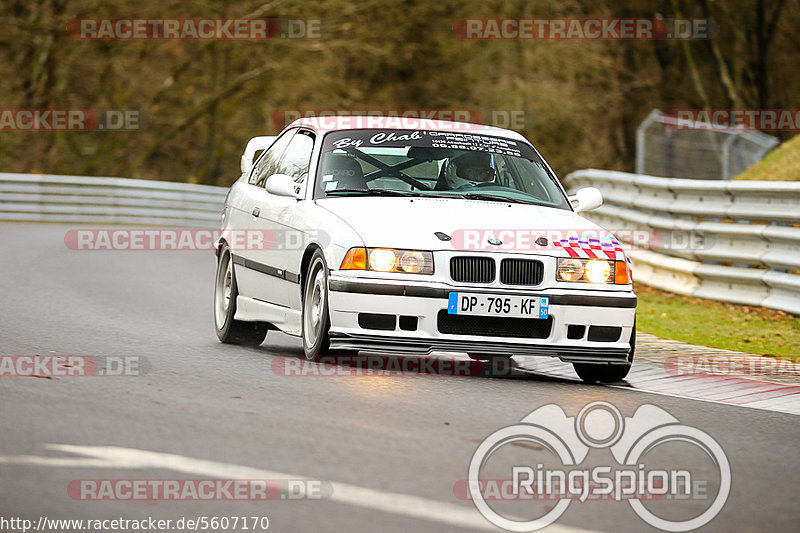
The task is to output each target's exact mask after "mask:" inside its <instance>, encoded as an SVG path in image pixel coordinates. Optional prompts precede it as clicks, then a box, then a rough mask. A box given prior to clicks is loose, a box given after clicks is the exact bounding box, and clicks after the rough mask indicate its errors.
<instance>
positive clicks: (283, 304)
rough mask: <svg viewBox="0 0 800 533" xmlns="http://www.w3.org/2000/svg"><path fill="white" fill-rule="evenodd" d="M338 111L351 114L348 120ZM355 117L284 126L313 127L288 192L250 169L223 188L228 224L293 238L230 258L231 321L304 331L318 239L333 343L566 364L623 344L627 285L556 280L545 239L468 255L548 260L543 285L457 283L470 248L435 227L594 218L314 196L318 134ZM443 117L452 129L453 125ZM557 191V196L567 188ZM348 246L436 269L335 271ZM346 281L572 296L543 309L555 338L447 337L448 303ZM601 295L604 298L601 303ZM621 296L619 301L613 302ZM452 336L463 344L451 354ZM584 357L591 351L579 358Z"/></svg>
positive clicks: (628, 329)
mask: <svg viewBox="0 0 800 533" xmlns="http://www.w3.org/2000/svg"><path fill="white" fill-rule="evenodd" d="M345 118H346V119H348V120H344V119H345ZM353 118H354V117H343V118H342V120H341V121H336V120H332V118H331V117H326V118H325V121H324V122H321V121H319V120H318V119H313V118H312V119H299V120H298V121H295V122H294V123H292V124H291V125H290V126H289V127H288V128H287V129H286V130H284V132H283V133H282V135H284V134H294V133H293V132H295V131H298V129H299V130H309V131H312V132H313V133H314V134H315V135H316V142H315V144H314V147H313V151H312V154H311V158H310V164H309V168H310V173H309V177H308V179H307V180H306V182H305V184H304V186H303V187H301V190H300V192H299V194H297V195H296V196H290V195H288V194H285V192H286V191H285V184H282V185H281V187H280V188H278V189H276V188H272V189H273V190H276V191H279V192H280V191H283V193H282V194H272V193H270V192H268V190H270V186H269V185H267V187H266V189H265V188H264V187H263V186H261V187H259V186H256V185H253V184H250V183H248V177H249V176H250V172H246V173H244V174H243V175H242V177H241V178H240V179H239V180H237V182H236V183H235V184H234V185H233V187H232V188H231V191H230V193H229V195H228V199H227V201H226V209H225V217H224V222H223V229H224V230H242V229H245V230H253V229H255V230H266V231H273V232H278V233H281V232H289V233H290V234H291V235H292V236H293V237H292V239H293V245H292V246H288V247H284V248H281V249H271V250H242V251H234V254H235V255H236V256H238V257H239V258H238V259H237V261H238V263H237V262H235V275H236V278H237V282H238V285H239V296H238V298H237V300H236V303H237V311H236V315H235V319H236V320H241V321H261V322H268V323H270V324H271V325H272V326H274V327H276V328H278V329H281V330H283V331H285V332H286V333H289V334H292V335H301V333H302V325H301V324H302V321H301V313H302V297H301V294H302V283H303V267H304V263H303V261H304V257H305V258H306V259H307V257H308V254H309V251H311V250H313V249H314V248H315V247H317V248H319V249H321V250H322V251H323V253H324V257H325V260H326V263H327V267H328V269H329V288H330V287H332V286H334V285H336V287H337V290H330V291H329V306H330V321H331V329H330V332H331V335H332V336H334V335H338V336H340V337H337V339H338V341H337V342H340V341H341V339H345V341H346V340H347V339H350V340H352V339H356V338H357V340H358V341H359V342H363V343H364V344H363V346H367V344H368V341H369V339H372V340H373V341H374V340H375V339H378V341H376V343H375V346H376V349H381V348H386V346H389V345H391V346H394V345H393V344H392V343H393V342H395V341H397V340H398V339H400V340H402V339H413V340H414V341H415V342H417V343H418V344H419V342H422V343H423V344H424V343H425V342H429V344H430V349H440V348H442V347H445V348H449V349H450V350H451V351H462V352H463V351H474V350H475V348H476V346H480V345H485V346H487V350H488V349H499V350H500V351H501V352H502V351H503V350H511V351H513V349H514V346H516V347H518V348H519V349H520V350H523V351H525V353H530V350H538V352H537V353H545V354H550V355H557V356H558V357H561V358H562V359H563V360H566V361H571V362H574V361H588V362H596V361H601V360H602V361H609V362H610V361H612V360H613V361H614V362H618V359H619V357H618V356H619V354H620V353H623V352H625V351H627V350H628V349H629V348H630V345H629V343H628V339H629V338H630V337H631V334H632V331H633V325H634V318H635V301H636V300H635V295H634V294H633V292H632V289H631V285H630V284H628V285H606V284H584V285H583V286H581V285H580V284H575V283H568V282H559V281H556V279H555V269H556V261H557V258H558V257H569V256H568V255H567V253H566V252H565V251H564V250H563V249H555V248H553V247H548V248H547V249H546V250H544V251H542V252H538V253H534V252H531V251H518V250H510V251H502V250H498V251H486V252H475V253H479V254H480V255H484V256H490V257H495V258H496V259H497V260H498V265H499V260H500V259H502V258H503V257H511V256H514V257H530V258H536V259H540V260H541V261H542V262H543V263H544V280H543V282H542V283H541V284H540V285H539V286H536V287H533V288H526V289H523V288H521V287H508V286H502V285H501V284H500V283H499V282H498V281H495V282H494V283H492V284H488V285H483V284H482V285H469V284H467V285H465V284H458V283H456V282H454V281H453V280H452V279H451V278H450V277H449V275H448V272H449V270H448V269H449V266H448V265H449V258H450V257H452V256H454V255H467V254H469V253H470V252H459V251H458V250H455V249H454V248H453V246H452V243H449V244H448V243H447V242H443V241H441V240H439V239H438V238H437V237H436V236H434V232H437V231H438V232H443V233H446V234H448V235H449V234H451V233H453V232H456V231H457V230H463V229H479V228H484V229H488V230H491V229H504V230H516V229H519V230H526V229H531V228H535V229H536V231H541V232H547V231H551V230H552V231H564V232H565V231H570V230H573V231H579V232H580V231H586V230H596V231H602V229H601V228H600V227H599V226H597V225H595V224H593V223H592V222H590V221H588V220H586V219H584V218H582V217H580V216H579V215H577V214H576V213H575V212H573V211H569V210H566V209H556V208H549V207H542V206H535V205H522V204H512V203H505V202H492V201H483V200H468V199H460V198H446V199H445V198H418V197H415V198H413V199H410V198H400V197H335V198H334V197H328V198H320V199H314V197H313V189H314V187H313V186H311V184H312V183H313V181H314V180H315V179H317V177H316V176H315V174H316V170H317V168H318V164H319V159H320V151H321V145H322V138H323V136H324V135H325V134H326V133H328V132H331V131H339V130H342V129H348V124H350V123H352V119H353ZM363 118H365V119H366V117H363ZM370 118H371V119H374V118H375V117H370ZM423 122H425V121H423ZM429 122H434V121H429ZM444 124H445V125H447V124H451V125H452V123H444ZM441 125H442V123H439V124H438V126H437V125H436V124H434V125H431V126H429V127H427V129H429V130H436V129H438V128H439V127H441ZM476 128H477V129H476V130H475V133H478V134H481V135H492V136H495V137H502V138H506V139H512V140H514V141H518V142H522V143H525V144H526V145H529V143H528V141H527V140H525V139H524V138H523V137H522V136H521V135H519V134H518V133H516V132H511V131H508V130H503V129H500V128H493V127H487V126H482V127H477V126H476ZM385 129H391V128H388V127H387V128H385ZM419 129H420V130H425V129H426V125H425V124H420V125H419ZM534 151H535V148H534ZM537 154H538V152H537ZM262 157H263V156H262ZM542 161H544V160H543V159H542ZM545 164H546V163H545ZM548 169H549V167H548ZM276 178H279V179H281V180H283V179H284V178H283V177H276ZM276 181H277V180H276ZM268 182H269V180H268ZM561 191H562V193H563V188H562V189H561ZM565 196H566V195H565ZM570 201H571V203H572V206H573V208H575V207H577V208H578V209H581V208H586V209H588V208H592V207H596V205H599V204H600V203H602V198H601V197H600V195H599V191H596V190H594V191H584V192H582V193H580V194H578V195H577V197H573V198H570ZM581 204H583V205H581ZM255 209H258V210H260V215H259V216H258V217H255V216H253V211H254V210H255ZM352 247H391V248H398V249H419V250H429V251H433V253H434V262H435V272H434V274H433V275H415V274H404V273H402V274H401V273H391V274H387V273H380V272H372V271H342V270H339V269H338V267H339V265H340V264H341V262H342V259H343V258H344V255H345V254H346V252H347V251H348V250H349V249H350V248H352ZM245 263H248V264H250V265H251V266H252V265H262V267H259V268H261V270H262V271H259V270H258V269H257V268H256V269H254V268H250V267H248V266H247V265H246V264H245ZM263 265H267V266H268V267H269V268H270V269H272V270H271V274H266V273H265V272H264V271H263V270H264V267H263ZM353 282H366V283H371V284H372V286H373V287H377V286H380V287H384V288H385V287H390V286H393V287H415V288H417V289H425V290H428V291H431V290H433V291H436V290H438V291H459V290H475V291H480V292H484V293H486V292H498V293H502V292H508V291H514V292H516V293H519V292H527V293H529V294H533V295H538V296H550V297H551V298H553V297H555V298H556V299H558V298H560V299H561V301H562V302H572V303H566V304H564V303H562V304H559V303H553V304H551V306H550V316H551V317H552V319H553V325H552V331H551V334H550V335H549V336H548V337H547V338H546V339H529V338H507V337H506V338H495V337H486V336H479V335H447V334H443V333H440V332H439V331H437V328H436V315H437V313H438V312H439V310H441V309H442V308H446V307H447V300H442V299H441V298H438V299H436V298H428V297H417V296H400V295H390V294H367V293H364V292H363V291H362V292H348V291H342V290H340V288H341V287H342V286H343V284H344V285H346V284H348V283H350V284H352V283H353ZM380 287H379V288H380ZM587 296H589V297H591V298H593V300H591V303H589V304H586V305H583V304H581V303H580V302H590V300H586V297H587ZM582 298H583V300H582ZM604 298H606V299H608V302H612V303H609V304H608V305H606V304H604V303H603V301H605V300H603V299H604ZM615 299H616V300H615ZM623 301H624V305H617V304H618V303H619V302H623ZM575 302H578V303H575ZM613 302H617V303H613ZM631 304H632V305H631ZM360 312H361V313H391V314H396V315H409V316H416V317H418V318H419V325H418V329H417V330H416V331H401V330H399V329H396V330H394V331H371V330H370V331H364V329H362V328H360V327H359V325H358V319H357V317H358V313H360ZM569 324H583V325H587V326H588V325H599V326H618V327H621V328H622V333H621V335H620V337H619V340H618V341H617V342H592V341H588V340H586V339H585V336H584V339H582V340H574V339H567V337H566V328H567V325H569ZM361 337H363V338H361ZM382 341H386V346H384V345H382ZM460 344H463V345H464V346H463V349H460V350H459V346H460ZM342 346H345V347H347V348H353V347H355V346H356V345H354V344H347V342H345V343H344V344H342ZM363 346H362V345H359V346H358V347H363ZM509 346H511V347H512V348H511V349H510V348H509ZM498 347H499V348H498ZM394 348H397V347H396V346H394ZM419 348H420V347H419V346H418V345H415V346H414V350H417V349H419ZM398 349H399V348H398ZM561 350H566V351H561ZM581 350H584V352H582V351H581ZM612 351H613V352H615V353H616V355H615V356H614V357H613V358H609V357H606V356H605V355H604V353H605V352H612ZM576 354H577V355H576ZM584 356H587V357H588V358H585V359H582V357H584Z"/></svg>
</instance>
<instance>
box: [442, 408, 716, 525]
mask: <svg viewBox="0 0 800 533" xmlns="http://www.w3.org/2000/svg"><path fill="white" fill-rule="evenodd" d="M509 445H518V446H520V447H522V449H523V450H528V451H529V452H528V453H526V454H525V455H522V453H523V452H519V451H515V452H514V453H511V452H509V451H508V450H510V449H512V448H507V446H509ZM665 449H668V450H669V451H667V452H663V454H660V453H659V452H660V451H661V450H665ZM517 450H519V448H517ZM590 453H596V454H600V455H602V456H603V457H604V458H607V459H605V460H606V461H608V463H601V464H596V462H595V461H592V460H591V459H590V460H588V461H587V457H588V456H589V454H590ZM675 454H679V455H675ZM609 456H610V457H609ZM676 456H677V457H681V458H684V459H686V458H688V457H692V458H693V459H694V460H695V461H698V462H701V463H702V464H703V466H702V467H700V468H693V469H689V468H687V466H688V465H681V464H680V463H676V461H675V457H676ZM522 457H524V458H525V460H522V459H521V458H522ZM609 459H613V460H609ZM587 463H588V464H591V465H592V466H587ZM706 465H707V466H706ZM491 487H494V488H493V489H491V490H492V492H488V490H489V489H490V488H491ZM465 488H466V489H467V490H468V497H469V499H471V500H472V501H473V503H474V504H475V507H476V508H477V509H478V511H479V512H480V513H481V514H482V515H483V516H484V517H485V518H486V519H487V520H488V521H489V522H491V523H492V524H494V525H495V526H498V527H500V528H503V529H505V530H507V531H537V530H540V529H542V528H545V527H547V526H549V525H551V524H552V523H554V522H555V521H556V520H558V519H559V518H560V517H561V516H562V515H563V514H564V513H565V512H566V510H567V508H568V507H569V506H570V505H572V504H574V505H580V504H581V503H582V502H586V501H591V500H613V501H624V502H627V503H628V504H629V505H630V506H631V508H632V509H633V511H634V512H635V513H636V514H637V515H638V516H639V517H640V518H641V519H642V520H643V521H644V522H646V523H647V524H649V525H651V526H653V527H655V528H658V529H660V530H664V531H672V532H683V531H691V530H693V529H697V528H699V527H702V526H704V525H706V524H708V523H709V522H710V521H711V520H713V519H714V518H715V517H716V516H717V515H718V514H719V512H720V511H721V510H722V508H723V506H724V505H725V502H726V501H727V499H728V494H729V493H730V489H731V468H730V463H729V462H728V458H727V456H726V455H725V452H724V450H723V449H722V447H721V446H720V445H719V443H717V441H716V440H714V439H713V438H712V437H711V436H710V435H709V434H708V433H705V432H704V431H702V430H700V429H697V428H695V427H692V426H688V425H685V424H681V423H680V421H679V420H678V419H677V418H675V417H674V416H672V415H670V414H669V413H668V412H666V411H665V410H663V409H661V408H660V407H656V406H654V405H649V404H644V405H641V406H640V407H639V408H637V409H636V411H635V412H634V413H633V415H632V416H630V417H624V416H623V415H622V413H621V412H620V411H619V409H617V408H616V407H615V406H614V405H612V404H610V403H608V402H603V401H596V402H591V403H589V404H587V405H585V406H584V407H583V408H582V409H581V410H580V412H578V414H577V415H576V416H567V414H566V413H565V412H564V411H563V410H562V409H561V407H559V406H558V405H555V404H549V405H545V406H543V407H540V408H538V409H536V410H534V411H533V412H531V413H530V414H528V415H527V416H525V417H524V418H523V419H522V420H520V421H519V422H518V423H515V424H512V425H510V426H506V427H503V428H500V429H498V430H497V431H495V432H494V433H492V434H491V435H489V436H488V437H486V438H485V439H484V440H483V441H482V442H481V443H480V445H479V446H478V448H477V449H476V450H475V453H474V454H473V456H472V459H471V461H470V463H469V474H468V477H467V480H466V487H465V483H464V480H461V481H460V482H456V483H455V485H454V487H453V490H454V493H455V495H456V496H457V497H458V496H459V494H462V495H463V494H464V489H465ZM542 500H545V501H547V500H552V501H554V503H552V504H550V505H547V506H542V505H541V504H538V505H532V502H534V503H535V502H537V501H542ZM498 501H507V502H510V503H512V504H514V507H509V506H500V505H497V504H496V503H495V505H494V506H493V505H491V504H490V502H498ZM645 502H647V504H645ZM686 502H690V505H686ZM509 509H516V512H515V513H514V514H513V515H512V514H511V513H510V512H509ZM520 515H525V516H524V517H520Z"/></svg>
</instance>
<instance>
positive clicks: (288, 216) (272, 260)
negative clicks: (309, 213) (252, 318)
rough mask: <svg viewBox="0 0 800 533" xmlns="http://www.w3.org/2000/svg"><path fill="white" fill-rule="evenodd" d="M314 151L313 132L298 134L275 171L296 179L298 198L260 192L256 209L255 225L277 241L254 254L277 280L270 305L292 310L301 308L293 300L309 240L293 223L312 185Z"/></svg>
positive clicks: (264, 191) (274, 282)
mask: <svg viewBox="0 0 800 533" xmlns="http://www.w3.org/2000/svg"><path fill="white" fill-rule="evenodd" d="M313 148H314V134H313V132H310V131H308V130H302V129H301V130H298V131H297V132H296V133H295V134H294V136H293V137H292V139H291V140H290V141H289V143H288V145H287V147H286V149H285V150H284V152H283V155H282V157H281V159H280V160H279V162H278V164H277V166H276V168H275V169H274V171H273V174H285V175H287V176H289V177H290V178H291V179H292V181H293V182H294V191H295V194H296V195H297V197H296V198H292V197H287V196H278V195H275V194H271V193H269V192H267V191H266V190H262V191H260V192H261V193H262V196H263V200H262V201H261V202H260V203H259V204H258V205H257V206H256V207H260V210H261V213H260V216H259V217H258V218H257V219H256V220H255V225H256V227H258V228H259V229H261V230H263V233H264V234H265V235H269V236H270V238H271V239H272V238H274V246H272V247H270V248H267V249H264V250H256V251H254V253H253V259H254V260H255V261H256V262H258V263H259V264H261V265H262V266H263V269H264V271H266V272H268V275H270V276H271V277H272V278H274V280H271V285H273V286H274V287H275V292H274V294H271V295H270V296H271V298H273V299H272V300H268V301H270V302H271V303H276V304H279V305H282V306H286V307H291V308H297V307H298V306H297V305H296V304H297V300H298V299H297V298H295V297H293V296H295V295H296V294H299V289H298V283H299V281H300V273H299V272H298V271H297V265H299V264H300V259H301V257H302V254H303V251H304V249H305V242H306V240H307V239H306V236H305V235H304V234H303V232H301V231H299V230H298V229H297V228H296V227H295V226H294V224H293V222H294V220H295V218H296V216H295V213H296V211H297V204H298V202H299V200H298V198H300V197H302V195H303V192H304V191H305V187H306V182H307V181H308V172H309V162H310V160H311V152H312V151H313Z"/></svg>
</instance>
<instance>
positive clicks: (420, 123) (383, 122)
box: [287, 115, 530, 143]
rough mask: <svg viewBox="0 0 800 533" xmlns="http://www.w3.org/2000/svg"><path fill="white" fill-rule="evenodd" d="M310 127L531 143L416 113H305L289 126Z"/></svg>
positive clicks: (503, 132)
mask: <svg viewBox="0 0 800 533" xmlns="http://www.w3.org/2000/svg"><path fill="white" fill-rule="evenodd" d="M300 126H303V127H307V128H310V129H312V130H314V131H316V132H318V133H327V132H329V131H346V130H372V129H380V130H426V131H452V132H456V133H475V134H478V135H493V136H495V137H502V138H505V139H513V140H515V141H523V142H525V143H530V141H528V140H527V139H526V138H525V137H523V136H522V135H520V134H519V133H517V132H516V131H512V130H507V129H505V128H497V127H495V126H487V125H485V124H473V123H470V122H455V121H451V120H438V119H425V118H416V117H396V116H395V117H392V116H386V117H381V116H367V115H348V116H336V117H334V116H322V117H303V118H298V119H297V120H295V121H294V122H292V123H291V124H289V126H288V127H287V129H289V128H296V127H300Z"/></svg>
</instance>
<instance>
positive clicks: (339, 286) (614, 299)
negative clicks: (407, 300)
mask: <svg viewBox="0 0 800 533" xmlns="http://www.w3.org/2000/svg"><path fill="white" fill-rule="evenodd" d="M329 285H330V290H332V291H336V292H354V293H359V294H379V295H384V296H413V297H417V298H438V299H443V300H446V299H447V298H448V296H449V293H451V292H453V291H456V290H457V289H440V288H435V287H418V286H415V285H388V284H383V283H370V282H368V281H345V280H338V279H332V280H330V282H329ZM458 292H475V293H480V292H481V291H476V290H474V289H468V290H460V291H458ZM492 293H496V294H502V295H512V296H513V295H520V296H530V295H531V293H530V292H527V293H520V292H518V291H517V292H509V291H494V290H493V291H492ZM542 296H548V297H549V298H550V305H582V306H586V307H617V308H623V309H635V308H636V302H637V300H638V298H637V297H636V296H598V295H592V294H554V295H550V294H547V293H542Z"/></svg>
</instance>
